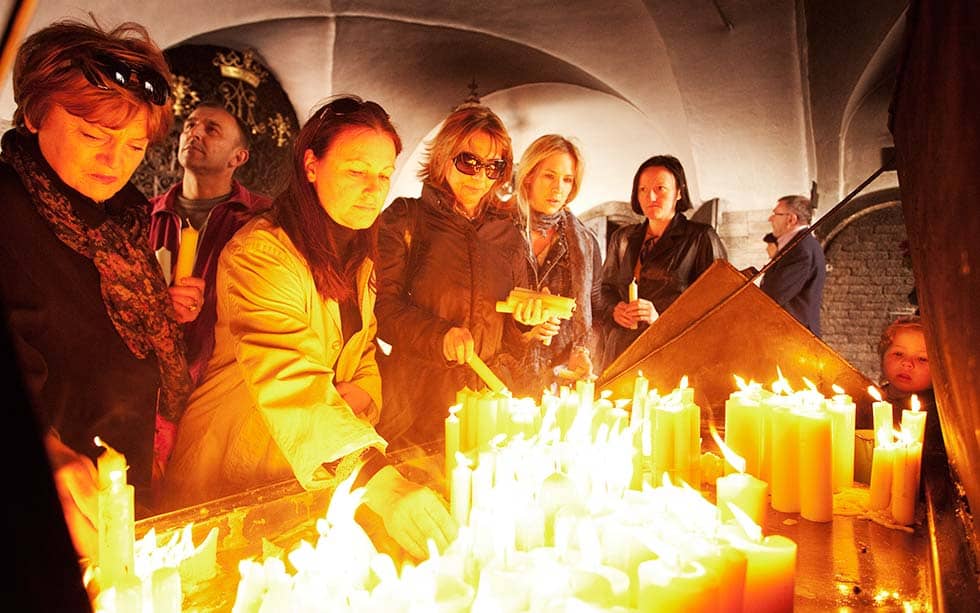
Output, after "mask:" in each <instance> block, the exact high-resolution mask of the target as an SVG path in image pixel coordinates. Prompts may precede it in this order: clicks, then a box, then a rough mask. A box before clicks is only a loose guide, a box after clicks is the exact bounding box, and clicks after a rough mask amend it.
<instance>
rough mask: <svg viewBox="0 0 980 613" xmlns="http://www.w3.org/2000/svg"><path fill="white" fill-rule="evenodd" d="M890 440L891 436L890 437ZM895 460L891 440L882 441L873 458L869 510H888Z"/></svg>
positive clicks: (879, 442) (876, 447)
mask: <svg viewBox="0 0 980 613" xmlns="http://www.w3.org/2000/svg"><path fill="white" fill-rule="evenodd" d="M888 438H889V439H890V438H891V436H890V435H889V436H888ZM894 459H895V446H894V444H893V443H892V442H891V441H890V440H880V439H879V441H878V444H877V445H875V452H874V456H872V458H871V493H870V494H869V496H868V508H869V509H872V510H881V509H887V508H888V504H889V503H890V502H891V490H892V466H893V463H894Z"/></svg>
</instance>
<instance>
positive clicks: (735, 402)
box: [725, 375, 765, 477]
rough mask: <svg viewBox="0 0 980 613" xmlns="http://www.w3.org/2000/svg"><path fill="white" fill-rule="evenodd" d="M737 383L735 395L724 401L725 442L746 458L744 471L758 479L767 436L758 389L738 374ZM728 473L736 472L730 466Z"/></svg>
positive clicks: (728, 466)
mask: <svg viewBox="0 0 980 613" xmlns="http://www.w3.org/2000/svg"><path fill="white" fill-rule="evenodd" d="M736 381H737V382H738V385H739V389H738V390H736V391H734V392H732V394H731V395H730V396H729V397H728V400H726V401H725V443H726V444H727V445H728V446H729V447H730V448H731V450H732V451H734V452H735V453H737V454H738V455H739V456H741V457H742V458H744V460H745V472H747V473H749V474H750V475H755V476H756V477H758V476H760V474H761V472H760V471H761V465H762V449H763V436H764V434H765V428H764V426H765V423H764V420H763V417H764V412H763V411H762V407H761V402H760V398H759V395H758V390H759V387H758V385H756V386H755V387H752V386H751V385H748V386H747V385H745V382H744V381H743V380H741V378H740V377H738V376H737V375H736ZM726 470H727V471H728V472H732V471H734V470H735V469H734V468H733V467H732V465H731V464H727V465H726Z"/></svg>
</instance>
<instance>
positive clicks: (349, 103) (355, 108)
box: [316, 97, 388, 121]
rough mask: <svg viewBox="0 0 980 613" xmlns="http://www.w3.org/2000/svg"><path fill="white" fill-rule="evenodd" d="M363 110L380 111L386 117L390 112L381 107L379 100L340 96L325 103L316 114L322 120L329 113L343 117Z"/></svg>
mask: <svg viewBox="0 0 980 613" xmlns="http://www.w3.org/2000/svg"><path fill="white" fill-rule="evenodd" d="M363 110H368V111H372V112H375V113H379V114H381V115H383V116H384V117H386V118H387V117H388V112H387V111H385V110H384V109H383V108H381V105H379V104H378V103H377V102H371V101H370V100H367V101H364V100H361V99H359V98H352V97H344V98H338V99H336V100H334V101H332V102H329V103H327V104H325V105H324V106H323V108H321V109H320V110H319V111H317V113H316V116H317V117H318V118H319V119H320V120H321V121H322V120H323V119H324V118H325V117H326V116H327V114H331V115H334V116H335V117H343V116H344V115H350V114H352V113H357V112H359V111H363Z"/></svg>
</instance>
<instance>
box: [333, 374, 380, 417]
mask: <svg viewBox="0 0 980 613" xmlns="http://www.w3.org/2000/svg"><path fill="white" fill-rule="evenodd" d="M334 387H335V388H337V392H338V393H339V394H340V396H341V398H343V399H344V402H346V403H347V404H349V405H350V408H351V410H353V411H354V415H357V416H358V417H360V418H362V419H367V418H368V415H369V414H370V412H371V406H372V405H373V404H374V400H372V399H371V395H370V394H368V393H367V392H365V391H364V389H363V388H361V387H359V386H357V385H354V384H353V383H351V382H350V381H335V382H334Z"/></svg>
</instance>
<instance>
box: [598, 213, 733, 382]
mask: <svg viewBox="0 0 980 613" xmlns="http://www.w3.org/2000/svg"><path fill="white" fill-rule="evenodd" d="M648 223H649V222H648V221H646V220H645V221H643V222H642V223H638V224H634V225H630V226H624V227H622V228H619V229H618V230H616V231H615V232H613V234H612V236H611V237H610V239H609V247H608V250H607V252H606V262H605V264H604V265H603V268H602V296H603V300H602V305H603V313H602V314H601V319H602V322H603V324H604V325H605V326H606V330H607V332H606V346H605V352H604V356H603V357H604V365H608V364H609V363H611V362H612V360H613V359H615V358H616V357H617V356H618V355H619V354H620V353H622V352H623V350H624V349H626V348H627V347H629V345H630V343H632V342H633V341H634V340H636V338H637V337H638V336H639V335H640V334H641V333H642V332H643V331H644V330H645V329H646V328H647V324H640V325H639V327H638V328H637V329H636V330H630V329H627V328H623V327H622V326H620V325H619V324H617V323H616V322H615V321H614V320H613V309H614V308H615V307H616V305H617V304H618V303H620V302H628V301H629V284H630V281H631V280H632V279H633V272H634V267H635V266H636V261H637V258H638V257H639V254H640V248H641V247H642V246H643V238H644V237H645V236H646V232H647V225H648ZM725 259H728V254H727V252H726V251H725V245H724V244H722V242H721V239H720V238H718V234H717V233H715V231H714V229H713V228H712V227H711V226H708V225H706V224H702V223H698V222H695V221H689V220H688V219H687V217H685V216H684V215H683V214H682V213H675V214H674V218H673V219H672V220H671V222H670V224H669V225H668V226H667V230H666V231H665V232H664V235H663V236H661V237H660V239H659V240H658V241H657V243H656V245H655V246H654V248H653V251H652V252H651V253H650V254H649V256H648V257H647V259H646V261H644V262H643V264H642V266H641V268H640V275H639V278H638V279H637V286H638V289H639V297H640V298H645V299H647V300H649V301H650V302H652V303H653V306H654V307H655V308H656V309H657V312H658V313H663V312H664V311H666V310H667V308H668V307H669V306H670V305H671V304H673V303H674V301H675V300H677V297H678V296H680V295H681V293H683V292H684V290H686V289H687V288H688V287H689V286H690V285H691V283H694V281H695V280H696V279H697V278H698V277H700V276H701V273H703V272H704V271H705V270H707V269H708V267H709V266H711V264H712V263H713V262H714V261H715V260H725Z"/></svg>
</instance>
